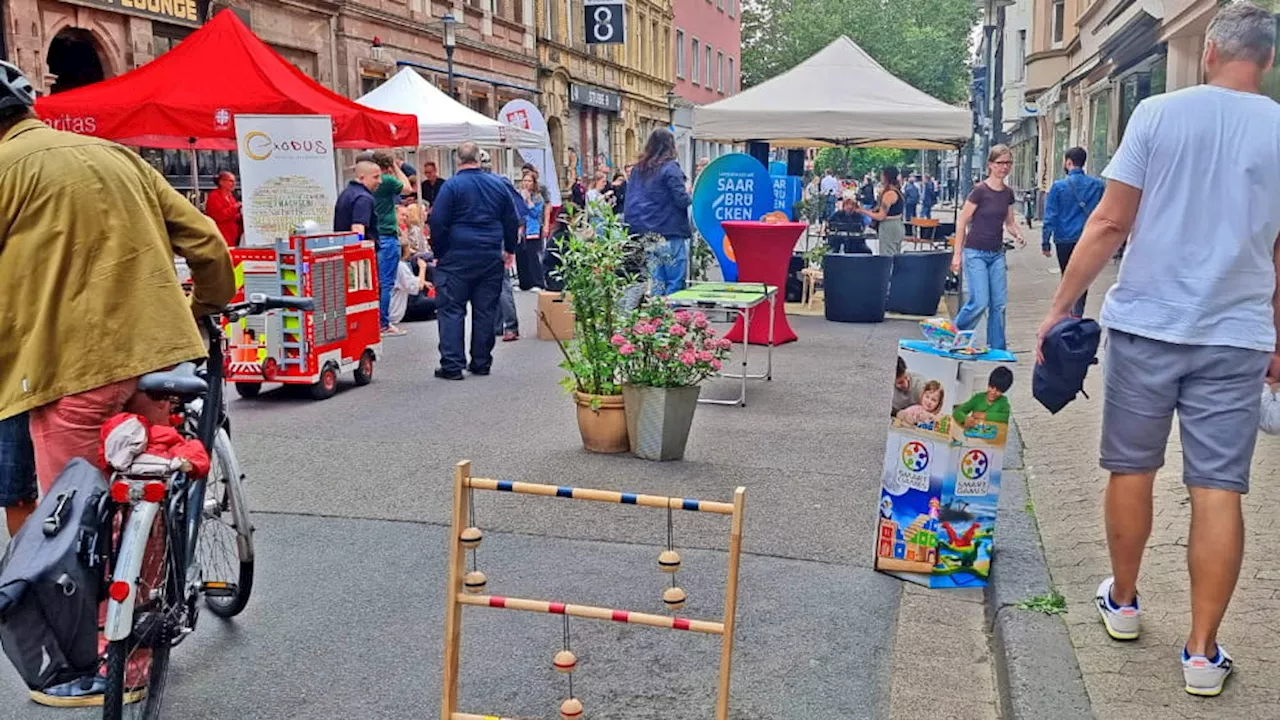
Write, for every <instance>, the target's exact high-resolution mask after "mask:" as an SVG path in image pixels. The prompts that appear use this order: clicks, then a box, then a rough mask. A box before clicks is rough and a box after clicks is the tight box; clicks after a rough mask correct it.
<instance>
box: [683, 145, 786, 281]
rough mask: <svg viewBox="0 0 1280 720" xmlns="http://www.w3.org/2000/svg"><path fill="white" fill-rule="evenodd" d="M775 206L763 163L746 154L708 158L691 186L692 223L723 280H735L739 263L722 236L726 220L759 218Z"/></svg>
mask: <svg viewBox="0 0 1280 720" xmlns="http://www.w3.org/2000/svg"><path fill="white" fill-rule="evenodd" d="M773 208H774V195H773V182H772V180H771V179H770V177H769V175H768V173H766V172H765V168H764V165H761V164H760V161H759V160H756V159H755V158H753V157H751V156H750V155H747V154H746V153H729V154H728V155H721V156H720V157H718V158H716V159H715V160H712V161H711V164H710V165H707V167H705V168H704V169H703V170H702V173H701V174H700V175H698V180H697V182H696V183H695V184H694V187H693V222H694V224H695V225H697V226H698V232H700V233H702V237H703V239H704V240H706V241H707V245H709V246H710V247H711V250H712V252H714V253H715V255H716V261H717V262H719V263H720V273H721V274H722V275H723V276H724V280H725V282H737V281H738V263H737V262H736V261H735V259H734V255H733V248H731V247H729V243H728V241H727V240H726V239H725V235H724V228H722V227H720V223H721V222H723V221H725V220H759V219H760V218H762V217H764V216H765V215H766V214H767V213H769V212H771V211H772V210H773Z"/></svg>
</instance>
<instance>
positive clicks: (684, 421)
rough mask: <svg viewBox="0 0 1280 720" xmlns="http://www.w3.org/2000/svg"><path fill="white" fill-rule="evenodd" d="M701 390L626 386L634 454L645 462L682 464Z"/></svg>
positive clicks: (624, 395) (623, 394)
mask: <svg viewBox="0 0 1280 720" xmlns="http://www.w3.org/2000/svg"><path fill="white" fill-rule="evenodd" d="M700 391H701V387H700V386H698V385H693V386H690V387H674V388H659V387H645V386H639V385H625V386H623V388H622V397H623V399H624V401H625V407H626V413H627V435H628V437H630V439H631V452H632V453H634V454H635V456H636V457H640V458H644V459H645V460H681V459H683V458H684V448H685V444H686V443H687V442H688V440H689V428H690V427H692V426H693V411H694V410H697V409H698V393H699V392H700Z"/></svg>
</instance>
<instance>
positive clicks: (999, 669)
mask: <svg viewBox="0 0 1280 720" xmlns="http://www.w3.org/2000/svg"><path fill="white" fill-rule="evenodd" d="M1022 450H1023V446H1022V438H1021V435H1020V434H1019V433H1018V432H1017V427H1016V425H1015V426H1014V427H1013V428H1011V432H1010V438H1009V447H1008V450H1007V451H1006V453H1005V467H1004V478H1003V481H1002V482H1001V489H1000V505H999V508H998V510H997V517H996V529H997V531H996V536H995V547H994V551H993V561H992V563H991V579H990V582H989V583H988V584H987V586H986V589H985V592H984V595H985V601H986V602H985V606H986V619H987V625H988V627H989V628H990V631H991V645H992V653H993V655H994V658H995V668H996V693H997V694H998V695H999V699H1000V716H1001V717H1002V718H1004V720H1023V719H1024V718H1025V719H1026V720H1032V719H1034V720H1041V719H1042V718H1054V720H1075V719H1077V718H1079V719H1081V720H1085V719H1089V720H1092V718H1093V717H1094V715H1093V709H1092V705H1091V704H1090V702H1089V693H1088V691H1087V690H1086V689H1085V685H1084V678H1083V676H1082V675H1081V674H1080V664H1079V662H1078V661H1077V660H1076V654H1075V650H1074V648H1073V647H1072V645H1071V637H1070V635H1069V634H1068V633H1067V626H1066V623H1064V622H1063V621H1062V618H1060V617H1057V616H1054V615H1046V614H1044V613H1040V612H1035V611H1030V610H1021V609H1019V608H1018V607H1017V604H1018V603H1019V602H1022V601H1023V600H1026V599H1027V598H1030V597H1033V596H1036V595H1043V594H1045V593H1048V592H1049V591H1050V590H1051V589H1052V587H1053V584H1052V581H1051V580H1050V577H1049V567H1048V565H1047V564H1046V562H1045V558H1044V551H1043V549H1041V546H1040V531H1039V528H1038V527H1037V526H1036V520H1035V516H1034V515H1033V514H1032V513H1029V512H1027V508H1026V504H1027V480H1026V475H1025V473H1024V469H1023V463H1022Z"/></svg>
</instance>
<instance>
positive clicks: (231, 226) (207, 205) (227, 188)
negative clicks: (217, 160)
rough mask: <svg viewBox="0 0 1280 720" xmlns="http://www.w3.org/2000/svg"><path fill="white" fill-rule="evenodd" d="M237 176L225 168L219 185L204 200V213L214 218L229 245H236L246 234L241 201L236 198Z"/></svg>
mask: <svg viewBox="0 0 1280 720" xmlns="http://www.w3.org/2000/svg"><path fill="white" fill-rule="evenodd" d="M235 189H236V176H235V175H233V174H231V173H230V172H228V171H226V170H223V171H222V172H220V173H218V181H217V186H216V187H214V189H213V190H210V191H209V197H208V198H206V199H205V201H204V214H205V215H208V216H209V217H211V218H213V222H214V224H216V225H217V226H218V231H219V232H221V233H222V239H223V240H226V242H227V247H236V246H237V245H239V244H240V238H241V237H242V236H243V235H244V216H243V215H241V213H240V201H239V200H237V199H236V196H235V192H234V190H235Z"/></svg>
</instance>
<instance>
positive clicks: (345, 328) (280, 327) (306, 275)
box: [225, 233, 382, 399]
mask: <svg viewBox="0 0 1280 720" xmlns="http://www.w3.org/2000/svg"><path fill="white" fill-rule="evenodd" d="M231 259H232V262H233V264H234V265H235V271H236V287H237V289H236V298H235V299H236V300H243V299H245V298H246V297H247V296H248V295H250V294H253V293H265V294H267V295H284V296H293V297H309V298H311V299H312V300H313V302H314V303H315V309H314V310H311V311H300V310H273V311H271V312H269V313H267V314H265V315H256V316H251V317H247V318H245V319H243V320H240V321H238V322H236V323H233V324H231V325H230V326H229V327H227V328H226V331H227V343H228V347H227V353H226V358H227V359H226V368H225V370H226V378H227V380H228V381H229V382H233V383H235V385H236V390H237V392H239V393H240V395H241V397H253V396H255V395H257V394H258V392H259V391H260V390H261V388H262V383H264V382H276V383H284V384H286V385H310V386H311V394H312V396H313V397H315V398H316V399H324V398H327V397H330V396H332V395H333V393H334V392H335V391H336V390H337V387H338V374H339V373H341V372H345V371H347V370H351V371H353V372H354V374H355V382H356V384H357V385H365V384H368V383H369V382H370V381H371V380H372V379H373V365H374V362H376V361H377V360H378V359H379V358H380V357H381V355H382V334H381V328H380V323H379V320H378V271H377V258H376V253H375V250H374V245H373V242H372V241H366V240H362V239H361V237H360V236H359V235H358V234H356V233H332V234H325V235H294V236H291V237H289V239H288V240H280V241H277V242H276V245H275V247H245V248H233V249H232V250H231Z"/></svg>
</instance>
